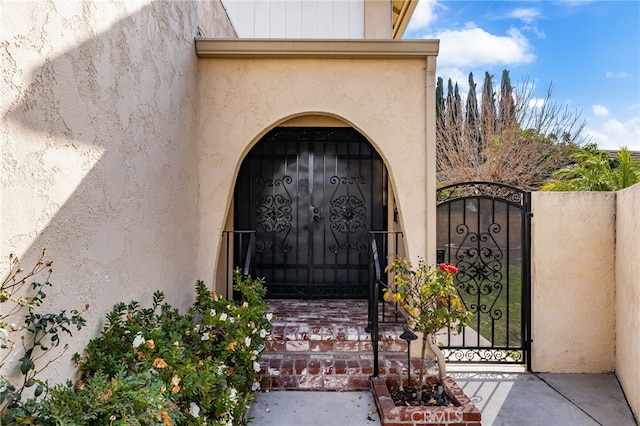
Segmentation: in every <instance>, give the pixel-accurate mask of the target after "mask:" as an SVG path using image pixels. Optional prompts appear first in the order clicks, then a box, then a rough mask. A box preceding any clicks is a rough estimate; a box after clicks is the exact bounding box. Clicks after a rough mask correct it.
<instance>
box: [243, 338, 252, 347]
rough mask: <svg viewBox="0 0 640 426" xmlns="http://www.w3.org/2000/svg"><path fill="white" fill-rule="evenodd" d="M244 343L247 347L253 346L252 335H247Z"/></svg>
mask: <svg viewBox="0 0 640 426" xmlns="http://www.w3.org/2000/svg"><path fill="white" fill-rule="evenodd" d="M244 345H245V346H246V347H249V346H251V337H249V336H247V337H245V338H244Z"/></svg>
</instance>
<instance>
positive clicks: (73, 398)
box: [39, 372, 184, 426]
mask: <svg viewBox="0 0 640 426" xmlns="http://www.w3.org/2000/svg"><path fill="white" fill-rule="evenodd" d="M40 418H41V421H40V423H39V424H41V425H42V426H48V425H51V426H54V425H65V426H84V425H88V424H91V425H96V426H111V425H114V426H115V425H122V426H151V425H168V424H180V423H182V422H183V421H184V414H183V413H181V412H180V410H178V407H177V406H176V405H175V404H174V403H173V402H171V400H170V399H169V398H167V396H166V390H165V385H164V383H163V382H162V381H161V380H160V379H159V378H158V377H157V376H156V375H154V374H152V373H151V372H146V373H140V374H135V375H132V376H125V375H124V374H123V373H119V374H117V375H116V376H115V377H113V378H111V379H109V378H108V377H107V375H106V374H104V373H100V372H99V373H97V374H95V375H93V376H92V377H90V378H89V379H88V380H87V382H86V383H85V382H81V383H79V384H78V385H74V384H73V383H72V382H70V381H68V382H67V383H66V384H64V385H62V384H61V385H56V386H54V387H53V388H52V389H51V390H50V393H49V398H48V399H47V400H46V401H45V402H44V404H43V407H42V409H41V413H40Z"/></svg>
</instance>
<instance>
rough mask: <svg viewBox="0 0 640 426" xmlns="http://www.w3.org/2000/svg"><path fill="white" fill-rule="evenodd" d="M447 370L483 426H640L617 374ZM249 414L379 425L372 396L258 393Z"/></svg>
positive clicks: (344, 425)
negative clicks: (475, 411) (467, 398)
mask: <svg viewBox="0 0 640 426" xmlns="http://www.w3.org/2000/svg"><path fill="white" fill-rule="evenodd" d="M448 368H449V374H450V375H451V376H452V377H453V378H455V379H456V382H457V383H458V385H459V386H460V387H461V388H462V389H463V390H464V392H465V393H466V394H467V396H469V397H470V398H471V399H472V400H473V402H474V403H475V404H476V406H477V407H478V408H479V409H480V411H481V412H482V424H483V425H487V426H488V425H496V426H503V425H504V426H516V425H517V426H538V425H540V426H591V425H593V426H596V425H603V426H609V425H615V426H635V425H637V423H636V422H635V421H634V418H633V415H632V413H631V410H630V408H629V406H628V404H627V402H626V400H625V399H624V394H623V393H622V390H621V388H620V385H619V384H618V380H617V378H616V377H615V375H613V374H532V373H527V372H524V371H523V370H522V369H521V368H519V367H504V366H481V367H478V366H451V367H448ZM249 415H250V416H253V422H252V424H254V425H256V426H289V425H290V426H365V425H368V426H375V425H379V424H380V419H379V417H378V415H377V413H376V412H375V404H374V402H373V397H372V395H371V392H302V391H275V392H265V393H258V394H257V395H256V401H254V403H253V404H252V406H251V409H250V411H249Z"/></svg>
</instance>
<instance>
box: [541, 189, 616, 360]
mask: <svg viewBox="0 0 640 426" xmlns="http://www.w3.org/2000/svg"><path fill="white" fill-rule="evenodd" d="M615 197H616V194H615V193H611V192H535V193H533V194H532V203H533V218H532V339H533V342H532V369H533V371H538V372H558V373H595V372H605V371H612V370H613V369H614V367H615V354H614V347H615V267H614V265H615V245H614V244H615V207H616V203H615Z"/></svg>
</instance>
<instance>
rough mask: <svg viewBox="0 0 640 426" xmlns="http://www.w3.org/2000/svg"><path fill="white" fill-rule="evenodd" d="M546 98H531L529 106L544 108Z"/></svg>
mask: <svg viewBox="0 0 640 426" xmlns="http://www.w3.org/2000/svg"><path fill="white" fill-rule="evenodd" d="M545 101H546V99H544V98H531V99H529V108H533V109H535V108H542V107H543V106H544V103H545Z"/></svg>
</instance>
